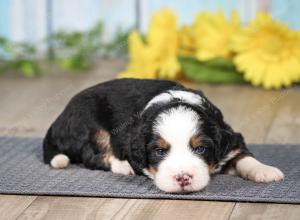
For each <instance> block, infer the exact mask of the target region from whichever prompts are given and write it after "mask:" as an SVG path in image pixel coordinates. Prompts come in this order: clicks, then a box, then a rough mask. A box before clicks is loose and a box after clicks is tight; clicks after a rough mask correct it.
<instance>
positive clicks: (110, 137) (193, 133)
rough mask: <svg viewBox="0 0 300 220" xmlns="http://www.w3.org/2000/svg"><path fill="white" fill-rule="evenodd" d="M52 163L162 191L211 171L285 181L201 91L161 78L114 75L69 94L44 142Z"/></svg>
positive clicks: (186, 185)
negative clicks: (132, 179) (133, 177)
mask: <svg viewBox="0 0 300 220" xmlns="http://www.w3.org/2000/svg"><path fill="white" fill-rule="evenodd" d="M43 148H44V161H45V163H50V165H51V166H52V167H54V168H65V167H67V165H68V164H69V162H71V163H83V164H84V165H85V167H87V168H90V169H100V170H106V171H112V172H114V173H120V174H125V175H130V174H142V175H146V176H148V177H150V178H152V179H153V180H154V183H155V185H156V186H157V187H158V188H159V189H161V190H163V191H166V192H190V191H198V190H201V189H203V188H204V187H205V186H206V185H207V184H208V182H209V180H210V175H212V174H215V173H229V174H236V175H239V176H241V177H243V178H245V179H249V180H252V181H255V182H271V181H279V180H281V179H283V177H284V175H283V173H282V172H281V171H280V170H279V169H277V168H275V167H271V166H268V165H265V164H263V163H261V162H259V161H257V160H256V159H255V158H254V157H253V155H252V154H251V153H250V152H249V150H248V149H247V147H246V145H245V143H244V140H243V137H242V135H241V134H240V133H236V132H234V131H233V129H232V128H231V127H230V126H229V125H228V124H226V122H224V120H223V116H222V113H221V112H220V110H219V109H218V108H217V107H216V106H214V105H213V104H212V103H211V102H210V101H209V100H208V99H207V98H206V97H205V96H204V95H203V93H202V92H200V91H196V90H192V89H188V88H185V87H183V86H182V85H180V84H178V83H176V82H171V81H163V80H137V79H117V80H112V81H108V82H105V83H101V84H98V85H96V86H93V87H91V88H88V89H86V90H84V91H82V92H80V93H79V94H77V95H76V96H75V97H73V98H72V99H71V101H70V102H69V104H68V105H67V107H66V108H65V110H64V111H63V112H62V113H61V115H60V116H59V117H58V118H57V119H56V121H55V122H54V123H53V124H52V125H51V127H50V128H49V130H48V132H47V135H46V137H45V139H44V144H43Z"/></svg>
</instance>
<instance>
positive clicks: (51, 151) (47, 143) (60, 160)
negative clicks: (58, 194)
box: [43, 128, 70, 169]
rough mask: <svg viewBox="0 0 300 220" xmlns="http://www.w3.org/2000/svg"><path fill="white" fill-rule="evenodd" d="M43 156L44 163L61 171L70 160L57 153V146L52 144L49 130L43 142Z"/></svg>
mask: <svg viewBox="0 0 300 220" xmlns="http://www.w3.org/2000/svg"><path fill="white" fill-rule="evenodd" d="M43 156H44V162H45V163H48V164H50V165H51V166H52V167H53V168H56V169H63V168H66V167H67V166H68V165H69V163H70V158H69V157H68V156H67V155H65V154H63V153H62V152H60V151H59V149H58V147H57V145H56V144H55V143H53V141H52V137H51V128H50V129H49V130H48V132H47V135H46V137H45V139H44V142H43Z"/></svg>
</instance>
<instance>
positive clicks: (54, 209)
mask: <svg viewBox="0 0 300 220" xmlns="http://www.w3.org/2000/svg"><path fill="white" fill-rule="evenodd" d="M233 207H234V203H230V202H208V201H181V200H150V199H109V198H106V199H105V198H84V197H49V196H43V197H42V196H40V197H38V198H37V199H36V200H35V201H34V202H33V203H32V204H31V205H30V207H28V208H27V209H26V210H25V211H24V212H23V213H22V214H21V215H20V216H19V218H18V219H35V220H38V219H66V220H68V219H72V220H73V219H74V220H76V219H101V220H106V219H114V220H119V219H128V220H131V219H136V220H140V219H144V220H147V219H165V220H169V219H174V216H175V215H176V217H177V218H178V219H191V220H192V219H228V217H229V215H230V213H231V211H232V209H233ZM214 210H218V212H215V211H214Z"/></svg>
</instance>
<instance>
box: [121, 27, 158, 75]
mask: <svg viewBox="0 0 300 220" xmlns="http://www.w3.org/2000/svg"><path fill="white" fill-rule="evenodd" d="M128 43H129V59H130V63H129V64H128V66H127V70H126V71H125V72H122V73H120V74H119V75H118V76H119V77H120V78H144V79H153V78H156V76H157V74H156V72H157V69H158V63H157V61H156V54H155V53H153V51H152V50H151V49H150V48H149V47H148V46H146V45H145V44H144V42H143V41H142V39H141V37H140V35H139V34H138V33H137V32H136V31H133V32H132V33H131V34H130V35H129V37H128Z"/></svg>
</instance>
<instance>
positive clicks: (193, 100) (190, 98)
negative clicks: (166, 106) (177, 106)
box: [144, 90, 203, 110]
mask: <svg viewBox="0 0 300 220" xmlns="http://www.w3.org/2000/svg"><path fill="white" fill-rule="evenodd" d="M174 98H177V99H181V100H182V101H184V102H186V103H189V104H193V105H201V104H202V102H203V98H202V97H201V96H200V95H197V94H195V93H192V92H187V91H180V90H168V91H167V92H164V93H161V94H159V95H157V96H155V97H154V98H153V99H151V100H150V102H148V104H147V105H146V107H145V109H144V110H146V109H147V108H149V107H150V106H151V105H153V104H156V103H161V102H162V103H165V102H169V101H171V100H172V99H174Z"/></svg>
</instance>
